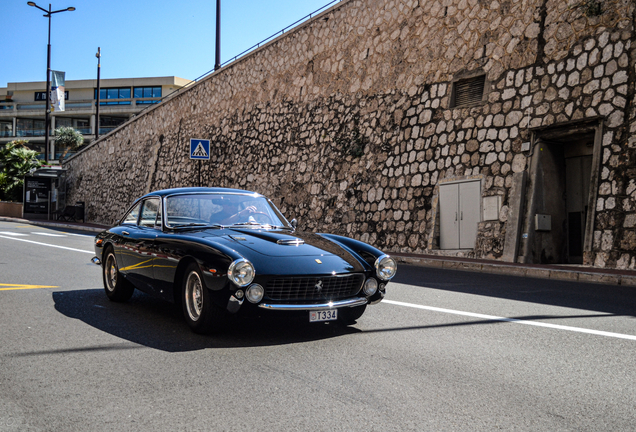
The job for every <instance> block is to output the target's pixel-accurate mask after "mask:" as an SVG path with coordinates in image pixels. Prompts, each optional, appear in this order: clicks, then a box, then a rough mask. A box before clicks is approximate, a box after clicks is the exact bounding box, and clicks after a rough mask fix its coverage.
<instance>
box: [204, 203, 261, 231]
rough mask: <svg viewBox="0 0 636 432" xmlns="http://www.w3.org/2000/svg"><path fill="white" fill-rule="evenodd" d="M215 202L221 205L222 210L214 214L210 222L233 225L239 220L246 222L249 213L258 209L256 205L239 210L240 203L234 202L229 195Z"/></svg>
mask: <svg viewBox="0 0 636 432" xmlns="http://www.w3.org/2000/svg"><path fill="white" fill-rule="evenodd" d="M215 204H218V205H220V206H221V207H222V210H221V211H220V212H218V213H215V214H213V215H212V218H211V219H212V220H210V222H212V223H219V224H221V225H232V224H234V223H237V222H246V221H247V220H248V219H249V215H251V214H252V213H255V212H256V211H257V210H256V207H255V206H248V207H245V208H244V209H243V210H239V209H238V207H239V203H238V202H232V201H231V200H230V199H228V198H227V197H221V198H220V199H218V200H216V201H215Z"/></svg>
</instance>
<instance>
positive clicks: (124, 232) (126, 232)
mask: <svg viewBox="0 0 636 432" xmlns="http://www.w3.org/2000/svg"><path fill="white" fill-rule="evenodd" d="M121 233H122V234H123V235H130V233H129V232H128V231H122V232H121Z"/></svg>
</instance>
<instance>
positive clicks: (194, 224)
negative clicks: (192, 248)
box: [172, 222, 220, 228]
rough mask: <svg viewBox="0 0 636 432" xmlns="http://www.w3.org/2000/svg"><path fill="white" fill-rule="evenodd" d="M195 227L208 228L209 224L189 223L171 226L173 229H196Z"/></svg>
mask: <svg viewBox="0 0 636 432" xmlns="http://www.w3.org/2000/svg"><path fill="white" fill-rule="evenodd" d="M196 226H210V224H207V223H201V222H190V223H184V224H176V225H172V227H173V228H183V227H196ZM212 226H214V225H212ZM219 226H220V225H219Z"/></svg>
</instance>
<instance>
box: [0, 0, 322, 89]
mask: <svg viewBox="0 0 636 432" xmlns="http://www.w3.org/2000/svg"><path fill="white" fill-rule="evenodd" d="M44 1H46V0H44ZM330 1H331V0H221V61H222V62H224V61H226V60H229V59H231V58H232V57H234V56H235V55H237V54H239V53H241V52H242V51H244V50H246V49H248V48H249V47H251V46H252V45H254V44H256V43H258V42H260V41H261V40H263V39H265V38H267V37H269V36H271V35H272V34H273V33H276V32H277V31H279V30H281V29H283V28H284V27H287V26H288V25H290V24H292V23H294V22H295V21H297V20H299V19H300V18H302V17H304V16H305V15H308V14H309V13H311V12H314V11H315V10H317V9H319V8H321V7H322V6H324V5H326V4H328V3H330ZM49 2H50V4H51V8H52V10H60V9H66V8H67V7H69V6H74V7H75V8H76V10H75V11H73V12H61V13H57V14H53V16H52V19H51V23H52V24H51V69H53V70H60V71H64V72H66V79H67V80H77V79H94V78H96V75H97V59H96V58H95V53H96V52H97V47H101V52H102V61H101V69H102V70H101V77H102V78H133V77H154V76H178V77H181V78H187V79H195V78H198V77H199V76H201V75H203V74H204V73H206V72H208V71H210V70H211V69H213V68H214V44H215V19H216V18H215V16H216V0H48V1H46V3H44V2H43V1H42V0H39V1H36V2H35V3H36V4H37V5H38V6H40V7H42V8H44V9H48V7H49ZM43 14H44V13H43V12H42V11H40V10H39V9H37V8H34V7H30V6H28V5H27V0H0V16H1V17H2V25H1V26H0V46H1V47H2V60H0V87H6V85H7V83H9V82H25V81H45V80H46V44H47V32H48V20H47V18H45V17H43Z"/></svg>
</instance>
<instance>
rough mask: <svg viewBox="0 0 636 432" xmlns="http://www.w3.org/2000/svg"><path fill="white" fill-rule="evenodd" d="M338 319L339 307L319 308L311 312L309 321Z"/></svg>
mask: <svg viewBox="0 0 636 432" xmlns="http://www.w3.org/2000/svg"><path fill="white" fill-rule="evenodd" d="M337 319H338V309H330V310H319V311H310V312H309V322H320V321H335V320H337Z"/></svg>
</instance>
